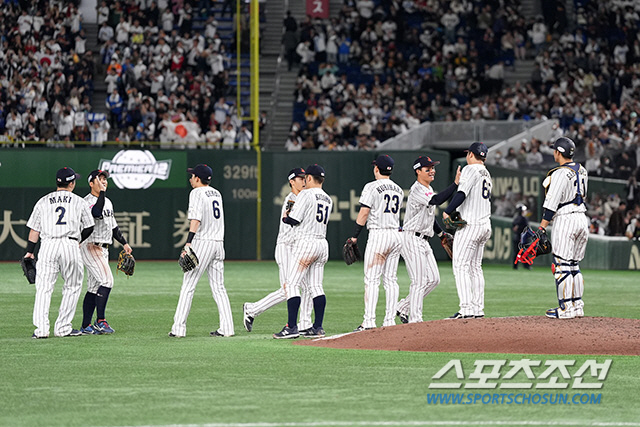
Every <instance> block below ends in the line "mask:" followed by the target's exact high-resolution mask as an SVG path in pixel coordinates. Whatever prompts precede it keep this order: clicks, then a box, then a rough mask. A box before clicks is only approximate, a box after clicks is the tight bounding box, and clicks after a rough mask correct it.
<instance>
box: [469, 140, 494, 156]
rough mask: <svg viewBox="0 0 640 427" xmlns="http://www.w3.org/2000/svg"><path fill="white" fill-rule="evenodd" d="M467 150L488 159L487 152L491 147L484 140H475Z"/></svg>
mask: <svg viewBox="0 0 640 427" xmlns="http://www.w3.org/2000/svg"><path fill="white" fill-rule="evenodd" d="M466 152H470V153H473V154H475V155H477V156H478V157H481V158H483V159H486V158H487V153H488V152H489V149H488V148H487V146H486V145H484V144H483V143H482V142H474V143H473V144H471V146H470V147H469V149H468V150H465V153H466Z"/></svg>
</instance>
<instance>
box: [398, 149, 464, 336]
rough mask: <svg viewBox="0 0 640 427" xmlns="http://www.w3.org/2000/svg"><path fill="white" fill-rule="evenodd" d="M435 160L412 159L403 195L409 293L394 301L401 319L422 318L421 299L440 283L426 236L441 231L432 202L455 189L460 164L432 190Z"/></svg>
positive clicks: (436, 203) (442, 199)
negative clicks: (448, 180) (409, 179)
mask: <svg viewBox="0 0 640 427" xmlns="http://www.w3.org/2000/svg"><path fill="white" fill-rule="evenodd" d="M438 164H440V162H438V161H433V160H431V159H430V158H429V157H424V156H420V157H418V158H417V159H416V161H415V162H413V170H414V171H415V174H416V182H414V183H413V185H412V186H411V192H410V193H409V197H408V198H407V207H406V211H405V214H404V223H403V224H402V250H401V253H402V258H404V260H405V263H406V266H407V273H408V274H409V279H411V285H409V295H408V296H407V297H406V298H403V299H401V300H400V301H399V302H398V305H397V313H396V314H397V315H398V316H400V319H401V320H402V322H403V323H407V322H408V323H415V322H422V306H423V304H424V299H425V298H426V297H427V295H429V293H431V291H433V290H434V289H435V288H436V286H438V283H440V272H439V271H438V264H437V263H436V259H435V257H434V256H433V249H431V245H429V238H430V237H433V235H434V234H437V235H438V236H439V237H440V236H442V233H444V231H442V229H441V228H440V226H439V225H438V222H437V221H436V206H440V205H441V204H442V203H444V202H446V201H447V200H449V198H450V197H451V196H452V195H453V193H454V192H455V191H456V190H457V189H458V183H459V182H460V167H459V166H458V170H457V171H456V177H455V180H454V182H453V183H452V184H451V185H450V186H448V187H447V188H446V189H444V190H443V191H441V192H440V193H437V194H436V192H435V191H434V190H433V188H431V183H432V182H433V181H434V180H435V178H436V169H435V167H436V165H438Z"/></svg>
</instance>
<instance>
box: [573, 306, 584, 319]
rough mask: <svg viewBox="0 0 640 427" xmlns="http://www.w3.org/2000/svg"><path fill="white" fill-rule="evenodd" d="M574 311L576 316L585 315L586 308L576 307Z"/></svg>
mask: <svg viewBox="0 0 640 427" xmlns="http://www.w3.org/2000/svg"><path fill="white" fill-rule="evenodd" d="M573 313H574V314H575V315H576V317H584V308H582V307H574V309H573Z"/></svg>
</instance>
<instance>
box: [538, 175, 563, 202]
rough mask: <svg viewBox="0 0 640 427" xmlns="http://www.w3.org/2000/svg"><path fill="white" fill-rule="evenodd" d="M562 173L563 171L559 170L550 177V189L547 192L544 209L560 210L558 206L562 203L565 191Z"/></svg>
mask: <svg viewBox="0 0 640 427" xmlns="http://www.w3.org/2000/svg"><path fill="white" fill-rule="evenodd" d="M562 173H563V170H562V169H558V170H557V171H555V172H553V173H552V174H551V176H550V177H549V189H548V190H547V195H546V196H545V198H544V203H543V204H542V207H543V208H545V209H549V210H552V211H556V210H558V206H559V205H560V203H561V202H562V198H563V194H564V191H563V189H562V184H563V179H562Z"/></svg>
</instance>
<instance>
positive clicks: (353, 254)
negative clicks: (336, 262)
mask: <svg viewBox="0 0 640 427" xmlns="http://www.w3.org/2000/svg"><path fill="white" fill-rule="evenodd" d="M342 258H344V262H346V263H347V265H351V264H353V263H354V262H356V261H359V260H360V258H362V257H361V256H360V249H358V244H357V243H356V242H354V241H353V240H351V239H350V238H349V239H347V242H346V243H345V244H344V246H343V247H342Z"/></svg>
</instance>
